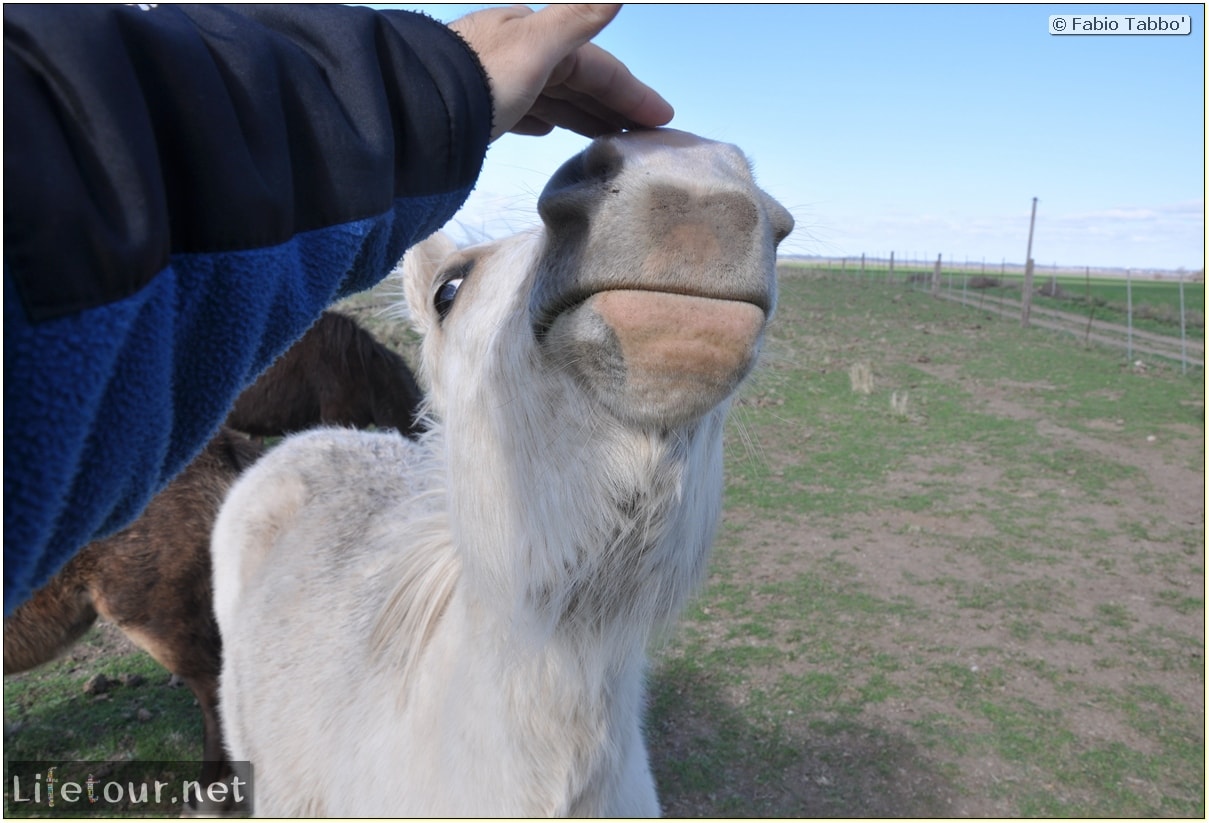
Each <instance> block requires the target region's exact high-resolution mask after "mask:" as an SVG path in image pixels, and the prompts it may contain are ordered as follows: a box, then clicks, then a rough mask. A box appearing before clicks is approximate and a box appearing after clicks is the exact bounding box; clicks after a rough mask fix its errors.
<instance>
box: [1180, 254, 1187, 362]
mask: <svg viewBox="0 0 1209 823" xmlns="http://www.w3.org/2000/svg"><path fill="white" fill-rule="evenodd" d="M1179 275H1180V374H1187V373H1188V338H1187V336H1186V335H1185V332H1184V270H1183V269H1180V271H1179Z"/></svg>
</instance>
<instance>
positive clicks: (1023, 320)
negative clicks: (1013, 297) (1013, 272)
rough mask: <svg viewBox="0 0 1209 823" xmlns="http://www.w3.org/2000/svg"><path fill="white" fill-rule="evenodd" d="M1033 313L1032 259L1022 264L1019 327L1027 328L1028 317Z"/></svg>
mask: <svg viewBox="0 0 1209 823" xmlns="http://www.w3.org/2000/svg"><path fill="white" fill-rule="evenodd" d="M1032 311H1033V258H1031V257H1030V258H1029V259H1028V262H1027V263H1025V264H1024V288H1023V289H1021V290H1020V325H1021V326H1023V327H1024V328H1026V329H1027V328H1028V320H1029V315H1030V314H1031V313H1032Z"/></svg>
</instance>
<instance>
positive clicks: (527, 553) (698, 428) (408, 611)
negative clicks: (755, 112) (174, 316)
mask: <svg viewBox="0 0 1209 823" xmlns="http://www.w3.org/2000/svg"><path fill="white" fill-rule="evenodd" d="M538 211H539V214H540V216H541V218H542V222H543V226H542V227H541V228H539V229H536V230H533V231H531V232H529V233H525V234H521V235H518V236H516V237H512V238H510V239H507V240H504V241H500V242H496V243H491V244H487V245H483V246H479V247H476V248H471V249H466V250H462V251H459V252H456V253H454V254H453V255H451V256H450V257H449V258H448V259H446V260H445V261H444V263H443V265H442V266H440V267H439V269H438V270H436V271H435V272H434V271H433V270H432V267H429V266H414V267H412V268H411V269H410V274H409V275H408V277H407V280H406V283H405V286H404V287H405V291H406V294H407V300H408V303H409V306H410V311H411V315H412V318H413V322H415V324H416V325H417V327H418V329H419V331H420V332H421V333H422V334H423V335H424V344H423V354H422V365H421V379H422V382H426V383H427V384H428V386H429V388H430V395H429V398H428V403H429V404H430V405H429V411H430V414H431V428H430V429H429V431H428V432H427V433H426V434H425V435H424V436H423V438H422V440H421V442H420V443H419V444H416V443H412V442H409V441H407V440H405V439H403V438H402V437H399V436H396V435H395V434H393V433H392V434H367V433H360V432H352V431H341V430H330V429H329V430H320V431H318V432H314V433H310V434H304V435H299V436H296V437H292V438H290V439H288V440H287V441H285V442H284V443H283V444H282V445H280V446H279V447H278V448H277V449H275V450H274V451H273V452H271V453H270V454H269V455H268V456H267V457H265V458H264V459H262V460H261V461H260V462H259V463H258V464H257V465H256V466H255V467H254V468H253V469H252V470H251V471H250V472H249V473H248V474H246V475H245V476H244V478H243V479H242V480H240V482H239V483H238V484H237V486H236V487H235V488H234V489H233V490H232V493H231V495H230V497H229V498H228V500H227V502H226V504H225V506H224V508H223V510H222V512H221V515H220V517H219V521H218V524H217V526H216V528H215V533H214V541H213V549H212V550H213V555H214V575H215V610H216V613H217V616H218V621H219V624H220V628H221V630H222V636H223V647H224V663H223V671H222V679H221V693H220V704H221V708H222V713H223V722H224V729H225V732H226V740H227V742H228V745H229V747H230V751H231V756H232V760H236V761H251V762H252V763H253V764H254V771H255V795H254V799H255V811H256V813H257V814H264V815H284V816H291V815H350V816H360V815H391V816H395V815H402V816H411V815H417V816H426V815H442V816H445V815H448V816H480V815H493V816H494V815H500V816H519V817H526V816H546V815H583V816H635V815H643V816H655V815H658V814H659V811H660V810H659V802H658V798H657V797H656V793H655V786H654V780H653V778H652V775H651V770H650V766H649V765H648V761H647V753H646V746H645V744H644V741H643V734H642V711H643V702H644V691H643V688H644V686H643V681H644V674H645V668H646V662H647V658H646V646H647V641H648V638H649V637H650V635H651V633H652V631H654V630H657V629H658V628H660V627H663V626H666V625H667V624H668V623H669V622H670V621H671V620H672V619H674V617H675V616H676V615H677V613H678V612H679V610H680V608H681V606H682V605H683V603H684V602H685V599H686V598H687V597H688V596H689V595H690V594H691V593H692V592H693V591H694V589H695V587H696V586H697V584H698V583H699V581H700V580H701V577H702V574H703V571H704V567H705V563H706V558H707V555H708V551H709V547H710V544H711V542H712V540H713V535H714V530H715V526H716V523H717V520H718V517H719V509H720V503H721V496H722V430H723V422H724V419H725V416H726V413H727V410H728V407H729V403H730V399H731V396H732V395H733V393H734V391H735V389H736V388H737V386H738V385H739V383H740V381H742V380H743V378H744V377H745V376H746V375H747V373H748V372H749V371H750V369H751V367H752V365H753V363H754V362H755V360H756V357H757V353H758V350H759V348H760V345H761V341H762V337H763V333H764V329H765V325H766V323H767V321H768V319H769V317H770V316H771V314H772V312H773V307H774V305H775V301H776V246H777V244H778V243H779V242H780V241H781V240H782V239H783V238H784V237H785V236H786V235H787V234H788V233H789V231H790V230H791V229H792V226H793V220H792V218H791V217H790V215H789V213H788V212H787V211H786V210H785V209H784V208H783V207H781V206H780V205H779V204H778V203H777V202H776V201H774V200H773V199H772V198H771V197H769V196H768V195H767V194H765V193H764V192H762V191H761V190H760V189H758V188H757V187H756V185H755V183H754V182H753V180H752V176H751V172H750V169H749V166H748V163H747V161H746V159H745V158H744V156H743V154H742V153H741V152H740V151H739V150H738V149H736V148H735V147H733V146H729V145H725V144H721V143H715V142H711V141H708V140H703V139H701V138H698V137H694V136H692V135H689V134H685V133H683V132H677V131H671V130H656V131H647V132H632V133H627V134H624V135H616V136H610V137H605V138H601V139H598V140H596V141H595V142H593V143H592V144H591V146H590V147H589V148H588V149H587V150H585V151H584V152H583V153H581V154H579V155H577V156H576V157H574V158H572V159H571V160H569V161H568V162H567V163H566V164H565V165H563V167H562V168H561V169H559V171H558V172H557V173H556V174H555V175H554V177H553V178H552V179H551V180H550V183H549V184H548V185H547V187H546V189H545V191H544V192H543V193H542V195H541V197H540V199H539V200H538Z"/></svg>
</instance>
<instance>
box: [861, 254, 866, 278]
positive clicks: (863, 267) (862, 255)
mask: <svg viewBox="0 0 1209 823" xmlns="http://www.w3.org/2000/svg"><path fill="white" fill-rule="evenodd" d="M864 280H865V253H864V252H861V282H864Z"/></svg>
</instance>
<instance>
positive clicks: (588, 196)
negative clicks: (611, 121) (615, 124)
mask: <svg viewBox="0 0 1209 823" xmlns="http://www.w3.org/2000/svg"><path fill="white" fill-rule="evenodd" d="M624 165H625V158H624V157H623V156H622V153H621V151H620V150H619V149H618V148H617V147H616V146H615V145H613V143H612V142H611V141H609V140H597V141H595V142H593V143H592V145H590V146H589V147H588V148H587V149H585V150H584V151H582V152H581V153H579V154H577V155H576V156H574V157H572V158H571V159H570V160H568V161H567V162H566V163H563V164H562V166H560V167H559V169H558V170H557V171H556V172H554V175H553V176H552V177H551V178H550V182H549V183H547V184H546V187H545V188H544V189H543V190H542V193H541V197H539V198H538V200H537V213H538V216H539V217H541V219H542V222H543V223H545V224H546V225H547V226H548V227H549V228H550V229H553V230H556V231H557V230H559V229H564V228H567V227H569V226H575V225H579V224H582V223H583V222H584V221H586V220H587V219H588V218H589V217H590V216H591V215H592V214H593V213H594V212H595V211H596V209H597V208H598V207H599V206H600V204H601V201H602V199H603V198H602V197H601V195H602V194H603V193H606V192H610V193H613V194H616V193H617V192H618V191H620V189H619V188H618V187H617V185H615V182H614V181H616V179H617V178H618V177H619V176H620V175H621V171H622V168H623V167H624Z"/></svg>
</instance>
